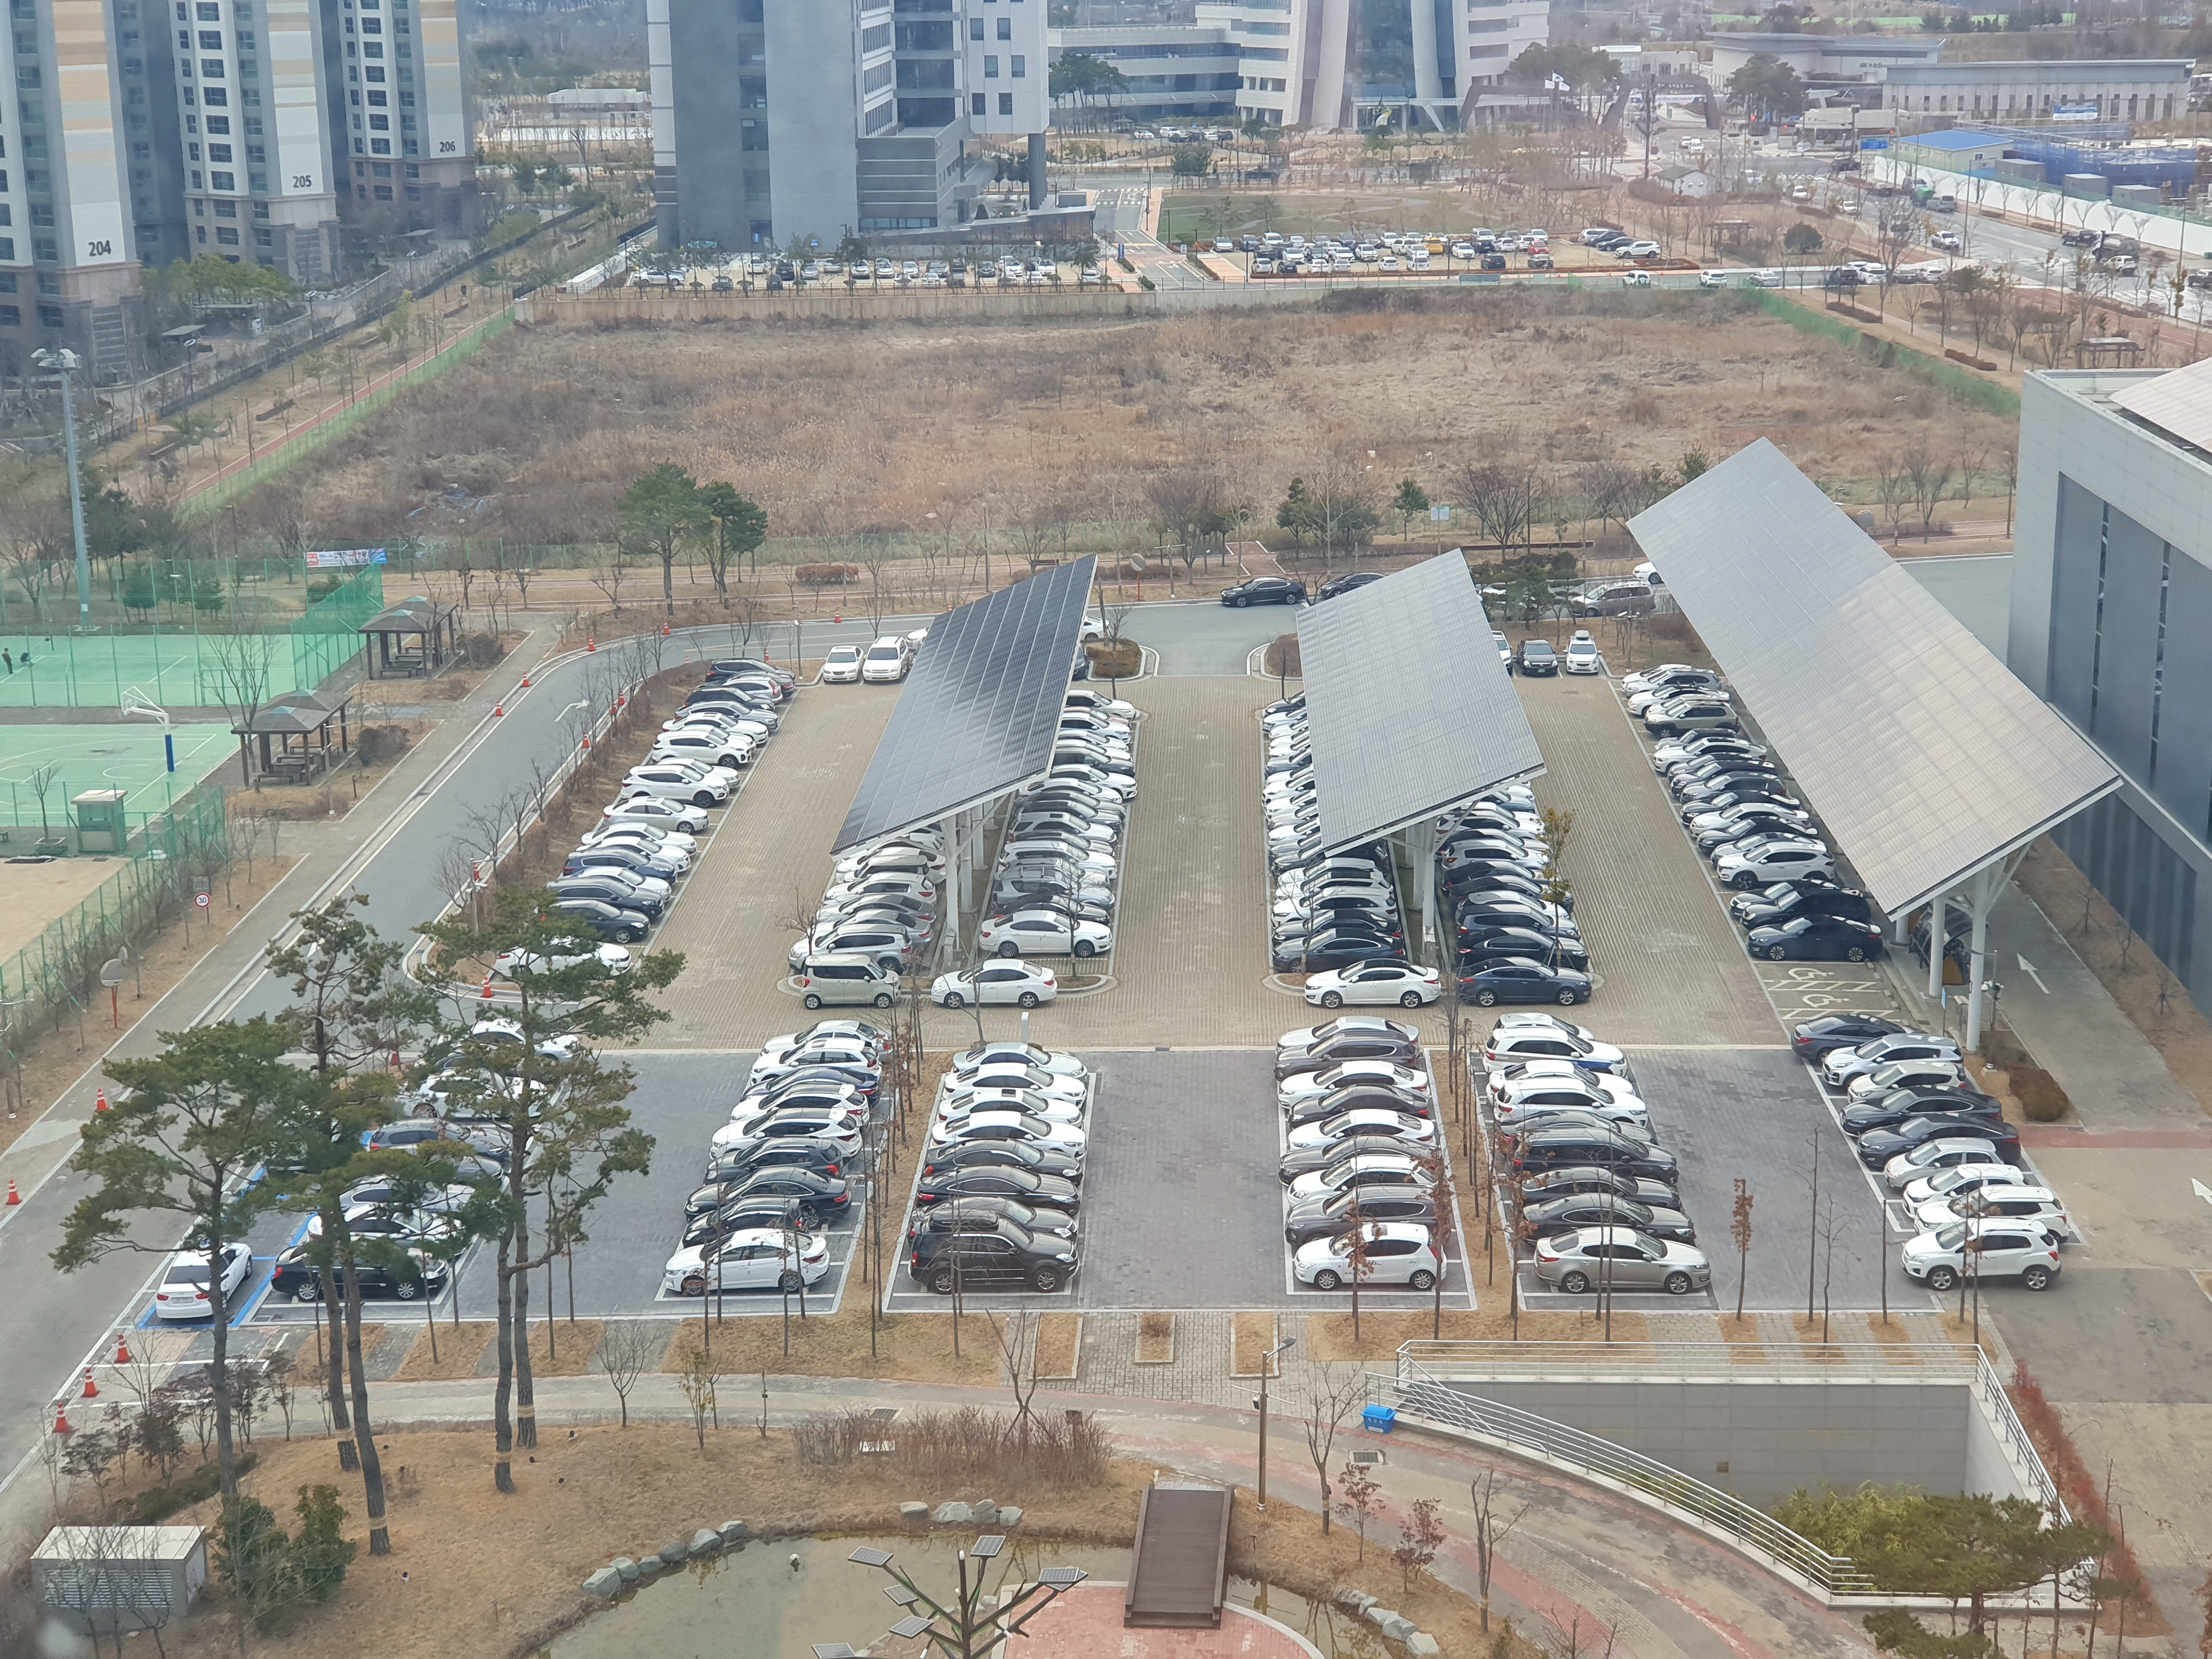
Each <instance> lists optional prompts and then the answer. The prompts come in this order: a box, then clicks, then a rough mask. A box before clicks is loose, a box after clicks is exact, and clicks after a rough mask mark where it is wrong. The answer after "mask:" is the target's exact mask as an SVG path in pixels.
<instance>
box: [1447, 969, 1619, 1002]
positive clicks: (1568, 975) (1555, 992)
mask: <svg viewBox="0 0 2212 1659" xmlns="http://www.w3.org/2000/svg"><path fill="white" fill-rule="evenodd" d="M1589 994H1590V976H1589V975H1588V974H1583V973H1577V972H1576V971H1575V970H1574V969H1571V968H1547V967H1546V966H1545V965H1544V964H1543V963H1541V962H1531V961H1529V960H1528V959H1527V958H1526V957H1521V958H1517V959H1510V960H1508V961H1504V962H1500V963H1494V964H1493V965H1492V966H1490V967H1488V968H1484V969H1479V970H1478V971H1476V972H1474V973H1472V974H1463V975H1461V976H1460V981H1459V1000H1461V1001H1462V1002H1472V1003H1475V1004H1478V1005H1479V1006H1482V1007H1485V1008H1492V1007H1495V1006H1498V1004H1499V1003H1501V1002H1556V1003H1558V1004H1559V1006H1561V1007H1562V1008H1570V1007H1572V1006H1574V1005H1575V1004H1576V1003H1577V1002H1588V1001H1589Z"/></svg>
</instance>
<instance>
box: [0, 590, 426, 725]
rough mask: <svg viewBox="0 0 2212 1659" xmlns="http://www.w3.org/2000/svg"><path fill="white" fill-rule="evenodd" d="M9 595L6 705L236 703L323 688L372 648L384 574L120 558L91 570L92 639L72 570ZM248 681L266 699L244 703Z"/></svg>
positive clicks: (2, 682)
mask: <svg viewBox="0 0 2212 1659" xmlns="http://www.w3.org/2000/svg"><path fill="white" fill-rule="evenodd" d="M13 586H14V591H13V592H9V588H8V586H0V708H52V707H80V708H82V707H107V708H123V707H125V706H127V705H129V704H132V703H137V704H143V705H146V706H149V707H161V708H220V707H223V706H226V705H228V706H232V707H236V706H237V705H238V704H239V703H240V702H242V701H253V702H260V701H264V700H265V699H266V698H267V697H270V696H276V695H279V694H281V693H283V692H286V691H290V690H308V691H312V690H314V689H315V688H316V687H317V686H319V685H320V684H323V682H324V681H325V680H327V679H328V678H330V677H331V675H332V674H334V673H336V672H337V671H338V670H339V669H341V668H343V666H345V665H346V663H347V661H348V660H349V659H350V658H351V657H352V655H353V653H355V652H356V651H359V650H361V649H362V648H363V647H364V644H365V641H363V640H362V635H361V633H360V628H361V624H362V623H364V622H367V621H368V619H369V618H370V617H374V615H375V614H376V613H377V612H378V611H381V610H382V609H383V608H384V572H383V570H382V568H380V567H379V566H376V565H369V566H366V567H364V568H362V569H360V570H357V571H355V572H353V573H351V574H339V573H337V572H332V573H330V574H321V573H319V572H316V571H313V570H309V569H307V568H305V564H304V562H303V561H302V560H300V559H296V558H294V559H127V558H126V559H120V560H110V561H106V562H103V563H102V565H101V567H100V568H99V569H98V570H97V571H95V572H94V578H93V595H92V619H93V620H92V625H93V631H92V632H91V633H89V634H79V633H77V632H76V631H75V629H74V624H75V622H76V615H77V598H76V582H75V580H74V579H73V578H70V577H69V576H68V575H67V574H64V577H63V579H62V580H59V581H56V580H52V578H51V577H47V578H44V579H32V580H31V581H30V585H29V586H25V585H24V584H23V582H22V581H21V580H19V581H18V582H17V583H15V584H14V585H13ZM241 685H246V686H258V696H254V697H252V698H251V699H241V698H240V697H239V696H237V695H236V691H237V689H238V688H239V687H240V686H241Z"/></svg>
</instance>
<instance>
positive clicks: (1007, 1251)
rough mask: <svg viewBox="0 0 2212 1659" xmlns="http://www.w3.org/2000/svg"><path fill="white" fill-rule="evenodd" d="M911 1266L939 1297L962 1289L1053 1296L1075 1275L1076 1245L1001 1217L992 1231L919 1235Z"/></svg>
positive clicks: (917, 1278) (917, 1279)
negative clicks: (1031, 1230)
mask: <svg viewBox="0 0 2212 1659" xmlns="http://www.w3.org/2000/svg"><path fill="white" fill-rule="evenodd" d="M907 1270H908V1272H909V1273H912V1274H913V1275H914V1277H915V1282H916V1283H917V1284H921V1285H927V1286H928V1287H929V1288H930V1289H931V1290H933V1291H936V1292H937V1293H938V1294H939V1296H950V1295H951V1294H952V1291H953V1286H954V1285H955V1284H956V1282H957V1284H958V1285H959V1287H960V1289H961V1290H962V1291H993V1290H1000V1291H1004V1290H1015V1291H1018V1290H1030V1291H1036V1292H1037V1293H1038V1294H1039V1295H1041V1296H1048V1295H1050V1294H1051V1293H1052V1292H1053V1291H1057V1290H1059V1289H1060V1287H1061V1286H1062V1285H1066V1283H1067V1281H1068V1280H1069V1279H1073V1277H1074V1276H1075V1246H1074V1245H1073V1243H1071V1242H1070V1241H1068V1240H1066V1239H1062V1238H1055V1237H1051V1236H1049V1235H1045V1236H1040V1235H1038V1234H1036V1233H1032V1232H1030V1231H1027V1230H1026V1229H1024V1228H1021V1227H1017V1226H1016V1225H1014V1224H1013V1223H1012V1222H1011V1221H1007V1220H1006V1219H1004V1218H1001V1219H1000V1221H999V1223H998V1225H996V1226H995V1227H994V1228H993V1229H992V1230H991V1231H989V1232H985V1233H939V1232H926V1233H921V1234H919V1235H917V1236H916V1237H915V1239H914V1241H913V1243H912V1244H911V1245H910V1246H909V1247H908V1254H907Z"/></svg>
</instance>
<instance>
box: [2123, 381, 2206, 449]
mask: <svg viewBox="0 0 2212 1659" xmlns="http://www.w3.org/2000/svg"><path fill="white" fill-rule="evenodd" d="M2112 404H2113V406H2114V407H2115V408H2118V409H2124V410H2127V411H2128V413H2129V414H2130V415H2133V416H2138V417H2139V418H2141V419H2142V420H2145V421H2148V422H2150V423H2151V424H2152V425H2153V426H2154V427H2157V428H2159V429H2160V431H2163V432H2170V433H2172V435H2174V436H2175V437H2177V438H2179V439H2180V440H2181V441H2183V442H2184V443H2189V444H2194V445H2196V446H2197V448H2199V449H2205V450H2212V358H2207V359H2205V360H2204V361H2203V362H2198V363H2191V364H2190V365H2189V367H2188V368H2171V369H2168V370H2167V371H2166V373H2165V374H2159V375H2154V376H2153V377H2152V378H2150V379H2148V380H2137V381H2136V383H2135V384H2134V385H2133V386H2127V387H2125V388H2124V389H2122V390H2121V391H2118V392H2114V393H2113V394H2112Z"/></svg>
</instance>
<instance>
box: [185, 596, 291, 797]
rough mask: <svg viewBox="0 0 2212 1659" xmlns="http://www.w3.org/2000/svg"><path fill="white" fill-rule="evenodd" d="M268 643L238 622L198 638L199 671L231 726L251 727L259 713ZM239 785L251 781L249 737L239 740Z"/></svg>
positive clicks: (266, 690) (264, 698)
mask: <svg viewBox="0 0 2212 1659" xmlns="http://www.w3.org/2000/svg"><path fill="white" fill-rule="evenodd" d="M200 650H201V653H202V658H203V661H204V665H205V666H204V667H203V669H202V671H201V672H202V675H203V677H204V683H205V681H206V680H207V679H211V680H212V682H213V684H214V688H215V694H216V701H217V702H220V703H221V704H222V710H223V713H225V714H228V715H229V716H230V723H231V725H232V726H251V725H252V723H253V717H254V716H255V715H256V714H259V713H260V712H261V709H262V707H263V706H264V704H265V703H267V702H268V701H269V697H270V692H271V690H272V689H273V688H272V687H271V686H270V683H269V680H270V665H269V658H270V638H269V636H268V635H265V634H262V633H258V632H254V631H251V630H250V629H247V628H246V626H244V625H243V624H242V623H235V622H234V623H233V624H232V625H230V626H228V627H225V628H222V629H218V630H216V631H214V632H211V633H203V634H202V635H201V636H200ZM238 759H239V780H238V781H239V782H240V783H241V784H247V785H250V784H251V783H252V781H253V749H252V739H251V738H240V740H239V757H238Z"/></svg>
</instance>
